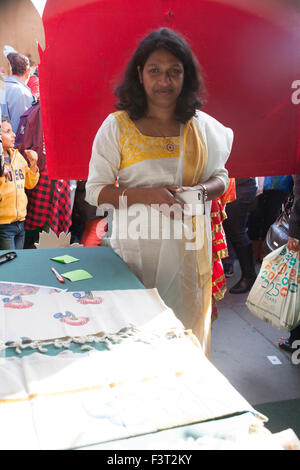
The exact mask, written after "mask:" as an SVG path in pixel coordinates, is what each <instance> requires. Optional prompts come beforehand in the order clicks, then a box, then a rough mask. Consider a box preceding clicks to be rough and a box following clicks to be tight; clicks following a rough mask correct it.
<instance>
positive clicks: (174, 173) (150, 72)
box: [86, 28, 233, 354]
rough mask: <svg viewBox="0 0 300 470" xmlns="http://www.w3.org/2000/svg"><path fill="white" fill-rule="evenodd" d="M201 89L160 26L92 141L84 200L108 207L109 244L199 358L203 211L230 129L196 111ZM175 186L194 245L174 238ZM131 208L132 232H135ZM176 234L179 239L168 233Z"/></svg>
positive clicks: (187, 55)
mask: <svg viewBox="0 0 300 470" xmlns="http://www.w3.org/2000/svg"><path fill="white" fill-rule="evenodd" d="M203 89H204V87H203V80H202V77H201V74H200V72H199V66H198V63H197V60H196V58H195V57H194V55H193V53H192V51H191V49H190V47H189V45H188V44H187V42H186V41H185V40H184V39H183V38H182V36H180V35H179V34H178V33H176V32H175V31H172V30H170V29H168V28H160V29H158V30H156V31H153V32H152V33H150V34H149V35H148V36H146V37H145V38H144V39H143V40H142V41H141V42H140V43H139V45H138V47H137V49H136V51H135V52H134V54H133V56H132V58H131V60H130V62H129V64H128V66H127V69H126V71H125V75H124V78H123V80H122V82H121V84H120V85H119V86H118V87H117V89H116V91H115V93H116V96H117V97H118V98H119V101H118V103H117V105H116V107H117V109H118V110H119V111H118V112H116V113H113V114H110V115H109V116H108V117H107V118H106V119H105V121H104V122H103V124H102V125H101V127H100V129H99V131H98V132H97V135H96V137H95V140H94V144H93V149H92V156H91V160H90V165H89V176H88V180H87V183H86V200H87V201H88V202H89V203H90V204H91V205H94V206H100V207H101V206H102V207H103V208H105V206H106V205H110V206H113V207H115V211H114V215H113V220H112V233H111V237H110V238H109V242H110V245H111V246H112V248H113V249H114V251H115V252H116V253H117V254H119V255H120V256H121V257H122V258H123V260H124V261H125V262H126V263H127V264H128V266H129V267H130V268H131V270H132V271H133V273H134V274H135V275H136V276H137V277H138V278H139V279H140V280H141V282H142V283H143V284H144V285H145V287H147V288H157V290H158V292H159V294H160V295H161V297H162V299H163V300H164V301H165V303H166V304H167V305H168V306H169V307H171V308H172V309H173V311H174V313H175V315H177V316H178V318H179V319H180V320H181V321H182V323H183V325H184V326H185V327H186V328H190V329H192V330H193V332H194V334H195V335H196V336H197V337H198V339H199V341H200V344H201V346H202V348H203V351H204V352H205V353H206V354H208V350H209V345H210V333H211V296H212V283H211V265H212V262H211V255H212V242H211V237H212V233H211V220H210V207H211V201H212V199H214V198H216V197H218V196H220V195H222V194H223V193H224V192H225V191H226V189H227V186H228V183H229V178H228V172H227V170H226V169H225V163H226V161H227V159H228V157H229V154H230V152H231V146H232V141H233V132H232V130H231V129H229V128H227V127H225V126H223V125H222V124H221V123H220V122H218V121H217V120H216V119H214V118H213V117H211V116H209V115H208V114H206V113H204V112H202V111H199V109H200V108H201V106H202V101H201V99H200V96H201V98H202V95H203ZM117 177H118V178H119V187H116V186H115V181H116V179H117ZM183 186H188V187H193V188H194V189H195V190H196V191H195V194H196V195H197V197H198V198H199V197H200V200H202V201H205V217H201V216H200V217H197V216H196V217H194V218H193V219H192V222H193V223H194V224H195V225H194V227H195V230H194V233H195V243H194V244H192V245H193V248H192V247H191V246H190V245H191V243H190V242H191V240H190V239H189V240H187V239H186V238H185V234H184V233H183V231H182V228H183V222H182V210H183V208H184V204H183V203H182V202H179V201H178V199H177V198H176V197H175V196H177V195H178V194H179V195H180V193H181V192H183V189H182V187H183ZM125 197H126V199H125ZM125 200H126V205H127V207H128V208H129V209H128V210H127V209H125V208H124V204H125ZM139 208H140V209H141V212H140V216H141V217H139V218H138V219H139V220H138V222H139V223H138V226H139V227H140V228H141V230H142V232H140V233H139V229H137V232H136V231H135V229H134V227H135V226H136V222H137V221H136V218H137V217H136V215H135V214H136V212H135V211H136V210H137V211H138V210H139ZM134 212H135V214H134ZM166 224H168V226H170V232H168V236H166V234H165V233H164V230H163V227H164V226H165V225H166ZM124 225H126V226H127V227H128V231H126V233H124ZM131 229H132V231H131ZM109 230H110V228H109ZM178 231H180V233H181V235H182V236H181V237H176V236H174V234H175V235H176V233H178ZM169 233H170V236H169ZM172 234H173V237H172ZM124 235H125V236H124ZM187 242H188V243H187ZM191 248H192V249H191Z"/></svg>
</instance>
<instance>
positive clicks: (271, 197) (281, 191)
mask: <svg viewBox="0 0 300 470" xmlns="http://www.w3.org/2000/svg"><path fill="white" fill-rule="evenodd" d="M292 187H293V181H292V177H291V176H290V175H284V176H266V177H265V178H264V182H263V191H262V192H261V193H260V194H257V196H256V207H255V209H254V210H253V211H251V212H250V215H249V222H248V232H249V237H250V239H251V241H252V246H253V256H254V262H255V263H256V262H258V263H261V262H262V260H263V258H264V257H265V252H264V241H265V238H266V235H267V232H268V230H269V228H270V226H271V225H272V224H273V223H274V222H275V220H276V219H277V217H279V214H280V209H281V206H282V204H283V203H284V202H285V200H286V199H287V197H288V196H289V194H290V193H291V191H292Z"/></svg>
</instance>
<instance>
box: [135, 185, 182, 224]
mask: <svg viewBox="0 0 300 470" xmlns="http://www.w3.org/2000/svg"><path fill="white" fill-rule="evenodd" d="M176 192H180V188H178V186H166V187H158V188H134V189H133V188H132V189H129V190H128V191H127V192H126V195H127V196H128V199H129V201H130V203H131V204H134V203H138V204H146V205H149V206H158V207H155V208H156V209H158V210H159V211H160V212H162V213H164V214H165V215H168V216H170V217H172V218H173V217H174V215H175V214H174V212H173V211H175V213H176V214H177V215H179V214H180V215H181V214H182V211H183V208H184V203H183V202H181V201H179V200H178V199H176V198H175V196H174V195H175V194H176ZM134 196H136V198H135V202H133V200H132V197H134ZM170 208H172V211H171V212H170Z"/></svg>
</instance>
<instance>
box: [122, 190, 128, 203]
mask: <svg viewBox="0 0 300 470" xmlns="http://www.w3.org/2000/svg"><path fill="white" fill-rule="evenodd" d="M127 189H128V188H125V189H123V191H122V194H121V201H122V202H124V194H125V192H126V191H127Z"/></svg>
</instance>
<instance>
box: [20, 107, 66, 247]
mask: <svg viewBox="0 0 300 470" xmlns="http://www.w3.org/2000/svg"><path fill="white" fill-rule="evenodd" d="M15 145H16V147H17V148H18V150H19V151H20V153H22V155H23V156H24V157H25V159H26V151H25V149H32V150H34V151H36V152H37V154H38V163H37V164H38V167H39V172H40V178H39V181H38V183H37V184H36V185H35V187H34V188H33V189H27V190H26V193H27V198H28V206H27V216H26V219H25V243H24V248H35V245H34V244H35V243H36V242H37V241H38V239H39V235H40V233H41V232H42V231H47V232H48V231H49V228H50V229H51V230H53V232H54V233H55V234H56V235H57V236H59V235H60V233H61V232H65V233H67V232H68V230H69V228H70V227H71V223H72V219H71V214H72V207H71V189H70V183H69V181H66V180H50V179H49V177H48V170H47V159H46V149H45V145H44V134H43V125H42V116H41V106H40V102H39V101H37V102H36V103H35V104H34V105H33V106H31V107H30V108H29V109H28V110H27V111H26V112H25V113H24V114H23V115H22V116H21V118H20V124H19V127H18V131H17V135H16V139H15Z"/></svg>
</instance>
